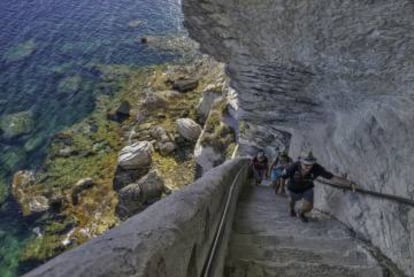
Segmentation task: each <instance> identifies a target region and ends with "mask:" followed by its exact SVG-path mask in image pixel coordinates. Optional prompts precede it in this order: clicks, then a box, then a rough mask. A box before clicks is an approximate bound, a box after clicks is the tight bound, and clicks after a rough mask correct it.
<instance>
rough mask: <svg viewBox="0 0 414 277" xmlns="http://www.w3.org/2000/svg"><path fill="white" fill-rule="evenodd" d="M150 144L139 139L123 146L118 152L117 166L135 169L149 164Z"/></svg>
mask: <svg viewBox="0 0 414 277" xmlns="http://www.w3.org/2000/svg"><path fill="white" fill-rule="evenodd" d="M151 152H152V145H151V143H150V142H148V141H139V142H136V143H134V144H132V145H129V146H126V147H124V148H123V149H122V150H121V152H120V153H119V157H118V166H120V167H121V168H123V169H137V168H142V167H146V166H149V165H150V164H151Z"/></svg>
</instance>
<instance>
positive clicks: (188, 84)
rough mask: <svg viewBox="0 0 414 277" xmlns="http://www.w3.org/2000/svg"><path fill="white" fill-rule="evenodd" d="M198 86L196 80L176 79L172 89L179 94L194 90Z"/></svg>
mask: <svg viewBox="0 0 414 277" xmlns="http://www.w3.org/2000/svg"><path fill="white" fill-rule="evenodd" d="M197 86H198V80H197V79H185V78H183V79H177V80H175V81H174V82H173V89H175V90H178V91H179V92H188V91H191V90H194V89H196V88H197Z"/></svg>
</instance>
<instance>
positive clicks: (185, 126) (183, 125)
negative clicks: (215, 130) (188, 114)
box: [176, 118, 201, 141]
mask: <svg viewBox="0 0 414 277" xmlns="http://www.w3.org/2000/svg"><path fill="white" fill-rule="evenodd" d="M176 123H177V131H178V133H179V134H180V135H181V136H182V137H184V138H185V139H187V140H190V141H195V140H197V139H198V137H199V136H200V133H201V126H200V125H198V124H197V123H196V122H195V121H194V120H192V119H191V118H179V119H177V122H176Z"/></svg>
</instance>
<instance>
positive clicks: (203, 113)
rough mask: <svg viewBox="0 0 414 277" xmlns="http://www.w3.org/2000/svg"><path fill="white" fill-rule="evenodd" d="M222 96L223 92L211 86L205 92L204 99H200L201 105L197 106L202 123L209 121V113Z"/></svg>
mask: <svg viewBox="0 0 414 277" xmlns="http://www.w3.org/2000/svg"><path fill="white" fill-rule="evenodd" d="M221 96H222V92H221V91H220V90H219V89H217V88H216V87H215V86H210V87H207V88H206V89H205V91H204V92H203V97H202V98H201V99H200V103H199V104H198V106H197V114H198V116H199V117H200V118H201V120H202V121H205V120H206V119H207V116H208V113H209V112H210V109H211V107H212V105H213V104H214V101H215V100H216V99H218V98H220V97H221Z"/></svg>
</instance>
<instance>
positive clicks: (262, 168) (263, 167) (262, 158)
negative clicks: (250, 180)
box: [251, 150, 269, 186]
mask: <svg viewBox="0 0 414 277" xmlns="http://www.w3.org/2000/svg"><path fill="white" fill-rule="evenodd" d="M268 166H269V165H268V159H267V157H266V155H265V153H264V152H263V150H259V152H257V154H256V156H255V157H254V158H253V159H252V161H251V168H252V170H253V175H254V179H255V181H256V186H257V185H259V184H260V183H261V182H262V180H263V179H266V176H267V168H268Z"/></svg>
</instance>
